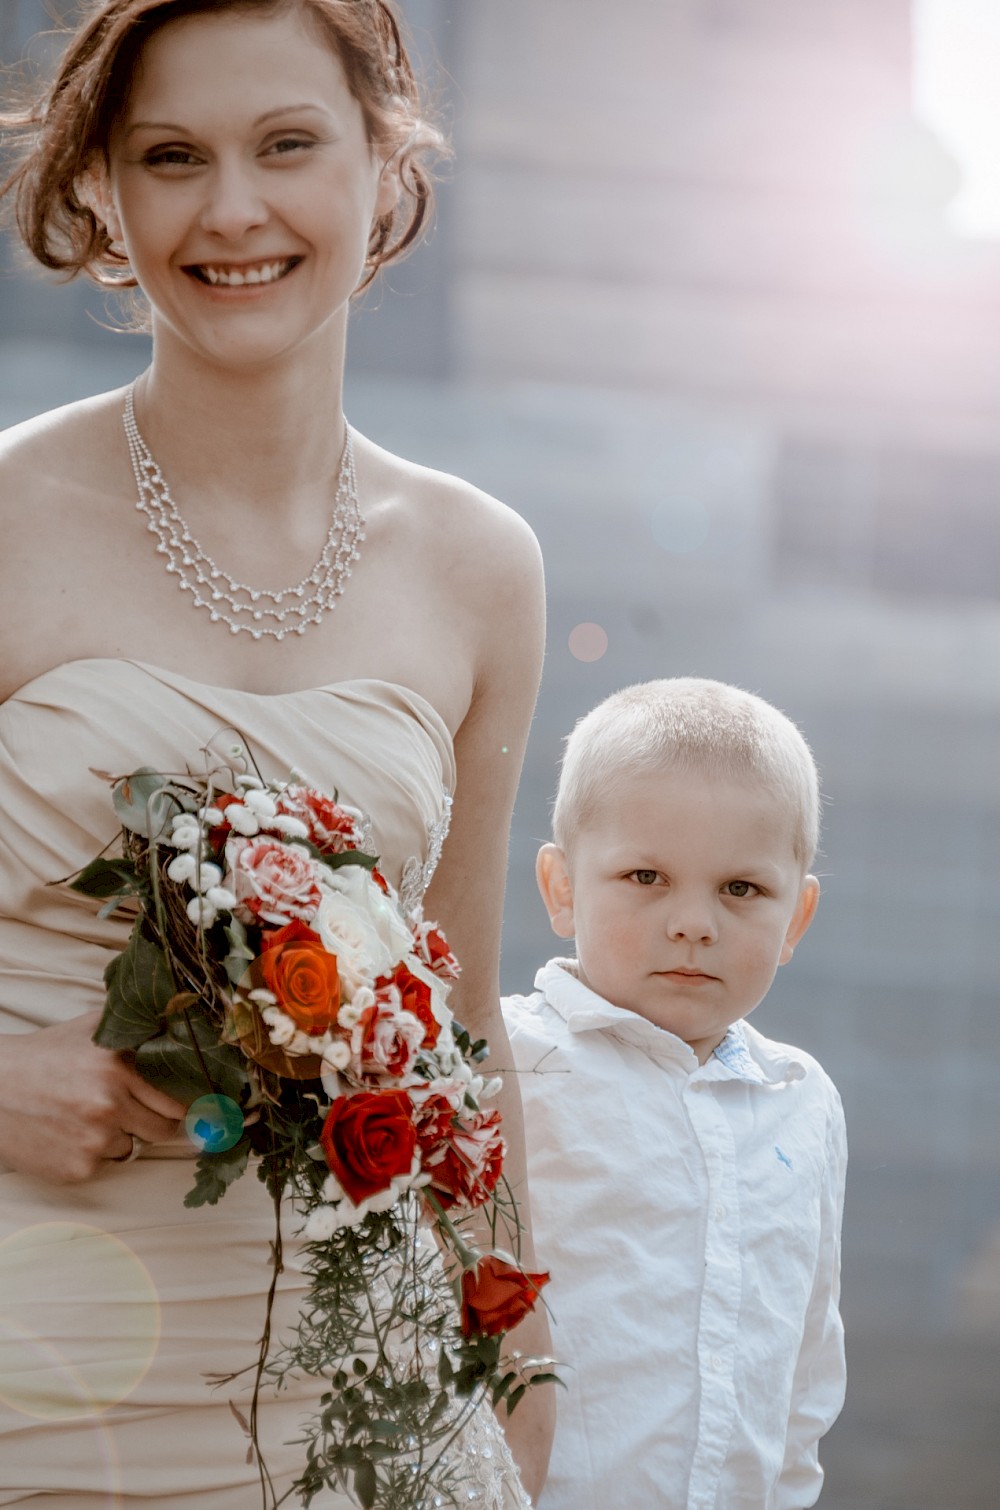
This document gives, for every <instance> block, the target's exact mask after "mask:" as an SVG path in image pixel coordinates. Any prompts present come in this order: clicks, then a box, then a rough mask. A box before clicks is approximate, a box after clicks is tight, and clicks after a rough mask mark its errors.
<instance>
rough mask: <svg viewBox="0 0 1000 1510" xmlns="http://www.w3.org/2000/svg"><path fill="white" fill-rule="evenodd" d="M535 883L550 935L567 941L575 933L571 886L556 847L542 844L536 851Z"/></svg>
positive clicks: (560, 853) (561, 852)
mask: <svg viewBox="0 0 1000 1510" xmlns="http://www.w3.org/2000/svg"><path fill="white" fill-rule="evenodd" d="M535 880H536V881H537V882H538V890H539V891H540V892H541V894H542V901H543V902H544V903H545V910H546V912H547V913H548V915H549V922H550V923H551V924H552V932H553V933H555V934H558V936H559V937H560V938H561V939H571V938H572V937H573V934H574V932H575V927H574V922H573V883H572V881H571V880H570V875H569V865H568V864H567V861H566V856H565V854H564V853H563V851H562V850H561V849H560V848H559V846H558V845H557V844H543V845H542V847H541V849H540V850H539V851H538V859H537V860H536V861H535Z"/></svg>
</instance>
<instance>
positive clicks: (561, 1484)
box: [504, 678, 846, 1510]
mask: <svg viewBox="0 0 1000 1510" xmlns="http://www.w3.org/2000/svg"><path fill="white" fill-rule="evenodd" d="M818 830H819V792H818V783H817V776H816V767H815V764H814V762H813V759H812V756H811V754H810V752H809V749H808V747H807V745H806V743H805V741H804V740H803V738H802V736H801V735H800V734H799V732H798V730H797V729H796V728H795V726H794V725H793V724H792V723H790V722H789V720H788V719H787V718H785V716H784V715H783V714H781V713H779V712H778V711H777V709H775V708H773V707H771V706H770V704H768V703H765V702H763V701H762V700H761V699H760V698H758V697H754V696H752V695H751V694H750V693H747V692H742V691H740V690H738V689H737V688H735V687H728V686H724V685H723V684H721V683H719V682H710V681H700V680H695V679H691V678H684V679H677V680H671V681H656V682H647V683H645V684H643V685H640V686H635V687H628V688H626V689H625V690H624V691H622V692H619V693H616V694H615V695H614V696H612V697H609V698H608V699H607V701H606V702H603V703H601V704H600V706H599V707H597V708H595V709H594V711H593V712H592V713H590V714H588V715H587V717H586V718H584V719H582V720H581V722H580V723H578V724H577V726H576V728H575V729H574V731H573V733H572V734H571V735H570V738H569V740H568V742H567V746H566V753H565V758H564V760H563V763H562V774H561V778H560V782H559V791H558V796H557V798H556V806H555V816H554V835H555V843H554V844H545V845H543V846H542V849H541V851H540V853H539V856H538V866H537V874H538V885H539V888H540V890H541V893H542V899H543V901H544V902H545V906H546V908H547V909H548V913H549V918H550V920H551V923H552V927H553V929H554V931H555V932H556V933H557V934H558V935H559V936H560V938H571V937H573V936H574V935H575V937H576V958H575V959H555V960H550V961H549V963H548V964H547V965H545V966H544V967H543V968H542V969H541V970H540V971H539V973H538V975H537V977H536V979H535V985H536V987H537V988H538V989H537V991H536V992H535V994H534V995H533V996H529V997H522V996H515V997H511V998H508V999H507V1000H506V1001H505V1003H504V1010H505V1015H506V1020H507V1027H508V1030H509V1032H510V1036H511V1042H512V1045H513V1050H514V1057H515V1063H516V1066H517V1068H518V1070H519V1071H520V1086H521V1094H522V1097H523V1099H524V1110H525V1119H526V1131H527V1143H528V1150H529V1173H530V1183H531V1195H532V1208H533V1211H534V1226H535V1237H536V1243H537V1249H538V1254H539V1256H540V1258H543V1259H544V1262H545V1265H546V1267H547V1268H550V1269H551V1271H552V1283H551V1285H550V1287H549V1289H548V1290H547V1291H546V1300H547V1301H548V1302H549V1304H550V1306H551V1310H552V1313H553V1317H554V1321H555V1324H556V1332H555V1344H554V1345H555V1350H556V1352H557V1354H558V1355H559V1357H560V1359H561V1360H563V1361H564V1362H565V1363H566V1364H567V1365H568V1367H567V1368H566V1370H565V1373H564V1377H565V1379H566V1382H567V1383H568V1386H569V1388H568V1390H567V1391H566V1392H565V1394H563V1393H560V1399H559V1417H560V1419H559V1426H558V1429H557V1433H556V1442H555V1448H554V1451H553V1457H552V1466H551V1470H550V1474H549V1480H548V1484H547V1487H546V1489H545V1491H544V1492H543V1494H542V1497H541V1500H540V1502H539V1504H540V1510H617V1507H618V1506H622V1507H628V1510H654V1507H669V1510H805V1507H807V1506H810V1505H813V1504H815V1502H816V1500H817V1498H818V1496H819V1492H820V1487H821V1484H822V1478H823V1474H822V1470H821V1468H820V1466H819V1460H818V1456H817V1444H818V1442H819V1439H820V1437H821V1436H822V1435H823V1433H824V1432H825V1431H826V1430H827V1429H828V1428H829V1426H830V1425H831V1423H832V1422H833V1421H834V1420H835V1418H836V1416H837V1414H838V1412H839V1410H840V1407H841V1405H842V1403H843V1397H844V1353H843V1328H842V1326H841V1321H840V1315H839V1312H838V1309H837V1302H838V1294H839V1287H840V1285H839V1267H840V1265H839V1257H840V1224H841V1214H842V1207H843V1192H844V1170H845V1163H846V1146H845V1137H844V1121H843V1113H842V1110H841V1105H840V1099H839V1097H838V1095H837V1092H836V1090H835V1089H834V1086H833V1084H832V1083H831V1081H830V1080H829V1079H828V1077H827V1076H826V1075H825V1074H824V1072H823V1070H822V1069H821V1068H820V1066H819V1065H818V1064H817V1063H816V1061H815V1060H814V1059H812V1058H811V1057H810V1056H809V1055H808V1054H805V1053H802V1052H801V1051H800V1050H798V1049H794V1048H791V1047H789V1046H788V1045H787V1044H780V1043H775V1042H772V1041H771V1040H770V1039H768V1038H765V1037H764V1036H763V1034H762V1033H759V1032H757V1031H755V1029H754V1028H752V1027H750V1026H749V1024H748V1023H747V1022H746V1020H745V1019H746V1017H747V1016H748V1014H749V1013H750V1012H752V1011H753V1009H754V1007H756V1006H757V1004H758V1003H759V1002H760V1001H761V999H762V998H763V996H764V995H765V993H766V992H767V990H768V988H769V986H770V984H771V981H772V980H773V979H774V975H775V972H776V970H777V967H778V966H779V965H782V964H786V963H787V962H788V960H790V959H791V957H792V951H793V949H794V948H795V945H796V944H797V943H798V942H799V940H800V939H801V938H802V936H803V934H804V933H805V931H806V929H807V928H808V926H809V924H810V923H811V922H812V919H813V915H814V913H815V911H816V904H817V902H818V900H819V884H818V882H817V881H816V879H815V877H813V876H811V875H810V874H809V873H808V871H809V866H810V864H811V862H812V859H813V856H814V854H815V851H816V845H817V842H818Z"/></svg>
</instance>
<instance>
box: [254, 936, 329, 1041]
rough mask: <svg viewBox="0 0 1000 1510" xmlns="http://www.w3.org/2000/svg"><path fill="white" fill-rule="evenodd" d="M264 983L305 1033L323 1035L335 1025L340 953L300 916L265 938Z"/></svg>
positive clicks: (262, 972)
mask: <svg viewBox="0 0 1000 1510" xmlns="http://www.w3.org/2000/svg"><path fill="white" fill-rule="evenodd" d="M260 973H261V977H262V978H263V981H264V985H265V986H266V987H267V989H268V990H269V991H273V992H274V994H275V996H276V997H277V998H278V1006H279V1007H280V1009H281V1011H282V1012H284V1013H285V1015H286V1017H290V1018H291V1019H292V1021H293V1022H294V1024H295V1026H296V1027H297V1028H300V1029H301V1031H302V1032H303V1033H311V1034H313V1035H314V1036H317V1037H318V1036H319V1034H321V1033H325V1032H326V1030H327V1028H331V1027H333V1026H334V1024H335V1023H336V1020H337V1012H338V1010H339V1008H340V976H339V974H338V973H337V956H336V955H335V954H330V953H328V951H327V950H326V949H324V947H323V944H322V942H321V940H320V939H319V937H318V936H317V935H316V934H315V933H313V931H312V929H311V928H307V927H306V925H305V923H303V922H300V921H299V919H298V918H296V919H295V920H294V921H293V922H291V923H288V924H287V925H286V926H285V927H284V928H278V929H276V930H275V931H274V932H273V933H269V934H267V935H266V936H265V938H264V947H263V952H262V954H261V956H260Z"/></svg>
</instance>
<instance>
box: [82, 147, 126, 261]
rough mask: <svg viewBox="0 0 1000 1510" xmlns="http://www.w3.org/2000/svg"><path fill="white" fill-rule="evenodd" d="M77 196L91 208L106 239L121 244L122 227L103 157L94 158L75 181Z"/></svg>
mask: <svg viewBox="0 0 1000 1510" xmlns="http://www.w3.org/2000/svg"><path fill="white" fill-rule="evenodd" d="M76 193H77V198H78V199H79V200H80V202H81V204H85V205H86V206H87V208H88V209H91V210H93V212H94V214H95V215H96V216H97V218H98V220H99V221H100V222H101V224H102V225H103V226H104V228H105V230H106V231H107V233H108V240H109V241H115V242H117V243H118V244H119V245H121V244H122V227H121V221H120V220H119V219H118V211H117V210H116V209H115V202H114V198H113V196H112V193H111V184H110V183H109V181H108V167H107V164H106V163H105V161H104V159H103V158H96V157H95V158H94V159H93V160H92V161H91V162H90V164H89V165H88V166H87V167H86V168H85V169H84V171H83V173H82V174H81V176H80V177H79V178H78V179H77V181H76Z"/></svg>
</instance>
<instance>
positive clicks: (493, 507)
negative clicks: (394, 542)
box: [364, 441, 541, 580]
mask: <svg viewBox="0 0 1000 1510" xmlns="http://www.w3.org/2000/svg"><path fill="white" fill-rule="evenodd" d="M364 446H365V453H366V457H367V458H368V459H369V461H370V463H371V466H372V473H373V482H374V487H375V492H376V494H377V495H378V496H379V497H382V498H386V499H391V500H395V501H396V506H397V507H398V508H399V509H400V510H401V512H403V513H404V514H405V515H406V516H408V518H409V519H410V520H411V521H412V522H413V523H414V524H415V525H416V526H418V527H419V528H420V531H421V534H422V535H424V537H425V538H427V539H430V540H432V541H434V542H435V548H436V549H438V550H440V551H441V552H442V553H443V554H444V555H446V556H448V557H453V558H458V559H460V560H462V561H464V562H465V563H466V564H467V565H468V564H478V565H480V566H482V565H484V564H486V563H487V562H489V563H490V564H491V565H492V567H493V568H494V571H495V573H496V575H497V576H499V575H500V574H501V573H502V572H504V571H505V570H507V569H513V570H515V571H516V572H517V574H518V576H519V577H521V578H522V579H523V578H524V576H525V575H526V576H527V577H528V578H529V580H530V579H532V578H533V577H534V576H536V575H537V574H538V572H539V570H540V560H541V557H540V553H539V548H538V541H537V540H536V538H535V535H534V531H533V530H532V529H531V526H530V525H529V524H528V523H527V521H526V520H525V519H524V518H523V517H522V516H521V515H520V514H519V513H518V512H517V511H516V509H514V508H512V507H511V506H510V505H509V504H506V503H502V502H501V501H500V500H499V499H498V498H495V497H493V496H492V495H491V494H490V493H487V492H484V491H483V489H482V488H479V487H477V486H476V485H475V484H474V483H471V482H468V481H467V480H466V479H465V478H462V477H456V476H454V475H453V474H452V473H449V472H442V471H437V470H435V469H434V468H432V467H426V466H422V465H421V464H420V463H418V462H413V461H408V460H406V459H404V458H403V457H400V456H396V455H393V453H392V452H389V451H385V450H383V449H382V448H381V447H379V446H376V445H374V444H373V443H372V442H370V441H365V442H364Z"/></svg>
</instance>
